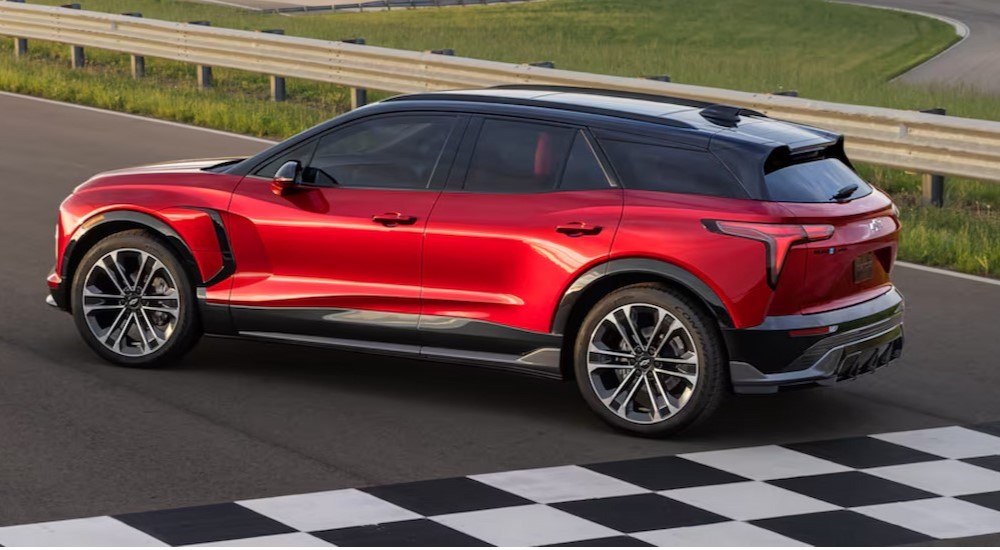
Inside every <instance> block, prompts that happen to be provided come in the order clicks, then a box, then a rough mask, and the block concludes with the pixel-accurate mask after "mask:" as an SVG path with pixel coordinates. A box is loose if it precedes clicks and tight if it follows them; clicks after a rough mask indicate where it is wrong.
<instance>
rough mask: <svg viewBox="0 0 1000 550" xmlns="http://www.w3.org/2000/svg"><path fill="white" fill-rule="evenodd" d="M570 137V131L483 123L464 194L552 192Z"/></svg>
mask: <svg viewBox="0 0 1000 550" xmlns="http://www.w3.org/2000/svg"><path fill="white" fill-rule="evenodd" d="M574 135H575V131H574V130H572V129H570V128H563V127H559V126H548V125H545V124H535V123H532V122H519V121H512V120H499V119H487V120H486V121H485V122H484V123H483V127H482V129H481V130H480V132H479V139H478V140H477V141H476V148H475V150H474V151H473V152H472V158H471V159H470V161H469V171H468V173H467V174H466V176H465V190H466V191H481V192H488V193H536V192H543V191H552V190H554V189H555V188H556V185H557V184H558V183H559V179H560V177H561V176H562V173H563V167H564V165H565V163H566V157H567V155H568V154H569V149H570V145H572V143H573V137H574Z"/></svg>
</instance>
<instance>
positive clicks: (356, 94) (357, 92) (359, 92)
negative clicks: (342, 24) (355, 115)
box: [341, 37, 368, 110]
mask: <svg viewBox="0 0 1000 550" xmlns="http://www.w3.org/2000/svg"><path fill="white" fill-rule="evenodd" d="M341 42H346V43H348V44H361V45H364V44H366V42H365V39H364V38H360V37H358V38H348V39H345V40H341ZM365 105H368V90H366V89H364V88H351V109H352V110H353V109H357V108H358V107H364V106H365Z"/></svg>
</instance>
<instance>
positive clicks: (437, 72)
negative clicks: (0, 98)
mask: <svg viewBox="0 0 1000 550" xmlns="http://www.w3.org/2000/svg"><path fill="white" fill-rule="evenodd" d="M0 34H2V35H7V36H11V37H16V39H40V40H46V41H53V42H59V43H64V44H69V45H70V46H76V47H82V46H87V47H95V48H101V49H105V50H113V51H118V52H123V53H127V54H131V55H133V56H150V57H159V58H164V59H173V60H177V61H182V62H187V63H191V64H195V65H200V66H203V67H212V66H218V67H229V68H233V69H242V70H246V71H251V72H257V73H262V74H267V75H274V76H283V77H292V78H301V79H305V80H313V81H318V82H328V83H331V84H338V85H343V86H349V87H352V88H357V89H365V88H371V89H376V90H384V91H390V92H420V91H432V90H444V89H455V88H481V87H487V86H495V85H499V84H546V85H560V86H582V87H595V88H606V89H613V90H622V91H630V92H641V93H648V94H657V95H666V96H675V97H682V98H688V99H695V100H700V101H707V102H712V103H725V104H730V105H737V106H741V107H746V108H750V109H754V110H757V111H761V112H763V113H765V114H767V115H768V116H771V117H774V118H778V119H785V120H790V121H794V122H799V123H803V124H811V125H815V126H819V127H822V128H826V129H829V130H833V131H836V132H840V133H843V134H844V135H845V136H846V144H847V150H848V153H849V154H850V155H851V156H852V158H854V159H855V160H857V161H860V162H865V163H871V164H876V165H881V166H887V167H892V168H899V169H903V170H908V171H912V172H918V173H928V174H931V173H932V174H943V175H949V176H957V177H963V178H969V179H976V180H984V181H994V182H1000V122H993V121H985V120H975V119H967V118H958V117H952V116H942V115H935V114H928V113H921V112H916V111H903V110H897V109H885V108H878V107H863V106H857V105H846V104H839V103H830V102H825V101H813V100H810V99H803V98H798V97H791V96H786V95H775V94H756V93H748V92H738V91H732V90H722V89H717V88H708V87H703V86H692V85H686V84H676V83H669V82H662V81H656V80H649V79H644V78H627V77H617V76H607V75H597V74H590V73H582V72H575V71H565V70H559V69H554V68H547V67H540V66H534V65H527V64H522V65H518V64H511V63H501V62H496V61H483V60H478V59H469V58H463V57H457V56H451V55H440V54H438V53H432V52H414V51H404V50H394V49H389V48H381V47H377V46H371V45H361V44H351V43H347V42H331V41H325V40H316V39H310V38H300V37H293V36H283V35H280V34H270V33H262V32H252V31H240V30H234V29H224V28H217V27H207V26H199V25H192V24H185V23H173V22H167V21H157V20H152V19H142V18H137V17H129V16H124V15H113V14H107V13H97V12H90V11H83V10H76V9H65V8H56V7H49V6H35V5H26V4H21V3H15V2H0ZM19 44H20V43H19Z"/></svg>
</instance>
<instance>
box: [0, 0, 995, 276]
mask: <svg viewBox="0 0 1000 550" xmlns="http://www.w3.org/2000/svg"><path fill="white" fill-rule="evenodd" d="M40 3H45V4H59V3H61V0H44V1H42V2H40ZM83 7H84V9H92V10H98V11H108V12H125V11H139V12H142V13H143V15H144V16H146V17H151V18H159V19H169V20H178V21H189V20H198V19H207V20H210V21H212V23H213V25H216V26H226V27H233V28H240V29H250V30H259V29H264V28H275V27H277V28H284V29H285V30H286V32H287V33H288V34H291V35H299V36H310V37H316V38H326V39H343V38H349V37H356V36H362V37H364V38H366V39H367V41H368V43H369V44H374V45H380V46H388V47H394V48H404V49H411V50H428V49H436V48H446V47H447V48H454V49H455V50H456V51H457V53H458V55H462V56H468V57H476V58H483V59H494V60H500V61H509V62H533V61H543V60H544V61H554V62H555V63H556V65H557V67H559V68H565V69H574V70H583V71H590V72H597V73H606V74H616V75H625V76H644V75H653V74H664V73H666V74H670V75H671V77H673V79H674V81H675V82H684V83H691V84H701V85H708V86H717V87H724V88H731V89H738V90H747V91H776V90H782V89H784V90H792V89H794V90H798V91H799V92H800V94H801V95H802V96H804V97H810V98H816V99H824V100H831V101H840V102H845V103H858V104H865V105H880V106H888V107H896V108H903V109H922V108H928V107H946V108H947V109H948V111H949V114H955V115H958V116H968V117H976V118H987V119H995V120H1000V100H998V98H996V97H992V96H988V95H981V94H977V93H974V92H972V91H969V90H962V89H954V88H949V89H945V88H939V89H926V88H918V87H913V86H908V85H902V84H898V83H890V82H889V81H890V80H891V79H892V77H894V76H896V75H898V74H900V73H902V72H904V71H905V70H906V69H908V68H910V67H912V66H913V65H915V64H918V63H920V62H921V61H923V60H925V59H927V58H929V57H931V56H933V55H934V54H936V53H937V52H939V51H940V50H942V49H943V48H945V47H947V46H948V45H949V44H951V43H952V42H954V40H956V37H955V34H954V31H953V29H952V28H951V27H950V26H948V25H946V24H944V23H941V22H938V21H935V20H932V19H927V18H924V17H920V16H914V15H909V14H903V13H898V12H889V11H882V10H872V9H868V8H862V7H857V6H850V5H843V4H833V3H827V2H824V1H821V0H699V1H698V2H691V1H689V0H545V1H540V2H537V3H532V4H515V5H495V6H476V7H466V8H447V9H428V10H399V9H397V10H392V11H389V12H368V13H363V14H346V13H340V14H326V15H310V16H291V17H289V16H281V15H266V14H259V13H252V12H246V11H242V10H237V9H233V8H227V7H222V6H214V5H203V4H194V3H188V2H182V1H174V0H84V1H83ZM10 48H11V46H10V40H4V42H3V45H2V46H0V89H4V90H10V91H17V92H21V93H28V94H32V95H38V96H45V97H50V98H54V99H61V100H67V101H73V102H77V103H84V104H88V105H95V106H99V107H105V108H111V109H117V110H123V111H128V112H133V113H139V114H146V115H151V116H155V117H158V118H165V119H170V120H178V121H181V122H189V123H194V124H199V125H203V126H209V127H214V128H220V129H226V130H232V131H236V132H242V133H247V134H254V135H262V136H269V137H274V138H280V137H284V136H287V135H290V134H292V133H294V132H296V131H298V130H301V129H303V128H305V127H308V126H310V125H313V124H315V123H318V122H320V121H322V120H325V119H327V118H330V117H332V116H334V115H335V114H337V113H339V112H342V111H344V110H345V109H346V108H347V95H346V93H345V90H343V89H341V88H338V87H335V86H329V85H323V84H318V83H310V82H301V81H295V80H289V84H288V86H289V88H288V94H289V99H290V101H288V102H286V103H284V104H275V103H271V102H269V101H267V78H266V77H265V76H262V75H254V74H248V73H243V72H239V71H232V70H222V69H216V75H215V76H216V83H217V85H216V88H215V89H213V90H210V91H199V90H197V89H196V88H195V82H194V68H193V67H191V66H186V65H182V64H179V63H175V62H168V61H163V60H152V59H151V60H147V71H148V74H149V77H148V78H147V79H145V80H143V81H139V82H136V81H133V80H132V79H131V78H130V77H129V75H128V58H127V56H124V55H120V54H114V53H111V52H99V51H92V50H88V52H87V54H88V62H89V66H88V68H86V69H84V70H76V71H73V70H69V69H68V68H67V67H68V51H67V49H68V48H67V47H66V46H62V45H52V44H45V43H37V42H32V43H31V46H30V48H31V55H30V57H29V58H28V59H26V60H23V61H19V62H18V61H14V60H13V59H12V55H11V52H10ZM865 174H866V175H867V176H868V177H869V178H870V179H872V180H873V181H874V182H875V183H876V184H878V185H880V186H882V187H883V188H885V189H887V190H889V191H890V192H891V193H892V194H893V196H894V198H895V199H896V200H897V201H898V202H899V203H900V204H901V206H902V208H903V215H904V222H905V232H904V236H903V239H904V240H903V246H902V254H901V257H902V258H904V259H908V260H912V261H918V262H922V263H927V264H932V265H939V266H945V267H952V268H955V269H961V270H963V271H968V272H972V273H980V274H989V275H993V276H1000V215H998V214H997V210H1000V185H994V184H985V183H974V182H949V187H948V196H947V200H948V203H949V204H950V205H951V206H949V207H948V208H945V209H928V208H924V207H920V206H919V201H918V200H917V197H918V196H919V183H918V178H916V177H914V176H909V175H906V174H902V173H899V172H895V171H886V170H877V169H866V172H865Z"/></svg>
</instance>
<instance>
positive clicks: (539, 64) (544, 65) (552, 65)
mask: <svg viewBox="0 0 1000 550" xmlns="http://www.w3.org/2000/svg"><path fill="white" fill-rule="evenodd" d="M528 65H531V66H532V67H542V68H543V69H555V68H556V64H555V62H553V61H539V62H537V63H528Z"/></svg>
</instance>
